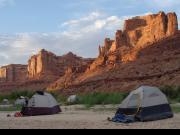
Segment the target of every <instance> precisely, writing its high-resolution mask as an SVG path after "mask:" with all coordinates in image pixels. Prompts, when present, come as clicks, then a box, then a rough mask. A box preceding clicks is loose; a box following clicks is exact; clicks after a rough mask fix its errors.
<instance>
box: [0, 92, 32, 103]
mask: <svg viewBox="0 0 180 135" xmlns="http://www.w3.org/2000/svg"><path fill="white" fill-rule="evenodd" d="M33 95H34V92H32V91H14V92H12V93H10V94H5V95H0V102H2V100H3V99H8V100H9V101H15V100H16V99H17V98H19V97H20V96H24V97H29V98H31V97H32V96H33Z"/></svg>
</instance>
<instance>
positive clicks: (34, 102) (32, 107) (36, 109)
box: [21, 92, 61, 116]
mask: <svg viewBox="0 0 180 135" xmlns="http://www.w3.org/2000/svg"><path fill="white" fill-rule="evenodd" d="M59 112H61V109H60V107H59V105H58V103H57V101H56V100H55V98H54V97H53V96H52V95H51V94H49V93H46V92H37V93H36V94H35V95H34V96H33V97H32V98H31V99H30V100H29V101H28V105H27V106H26V107H23V108H22V111H21V113H22V114H23V115H24V116H37V115H52V114H57V113H59Z"/></svg>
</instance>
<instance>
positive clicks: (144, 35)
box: [48, 12, 180, 94]
mask: <svg viewBox="0 0 180 135" xmlns="http://www.w3.org/2000/svg"><path fill="white" fill-rule="evenodd" d="M67 80H68V81H67ZM61 84H69V85H65V86H62V85H61ZM179 84H180V32H179V30H178V20H177V15H176V14H175V13H167V14H165V13H164V12H159V13H158V14H152V15H146V16H137V17H134V18H132V19H129V20H126V21H125V24H124V29H123V30H117V32H116V33H115V39H110V38H106V39H105V41H104V45H103V46H99V56H98V58H96V59H95V60H94V62H93V63H92V64H91V65H90V68H88V69H87V70H86V72H84V73H83V74H73V75H72V74H71V75H68V74H67V75H65V76H63V77H61V78H60V79H59V80H58V81H56V82H55V83H53V84H51V85H50V86H49V87H48V89H49V90H60V91H61V92H63V91H65V92H66V93H67V92H69V94H70V93H75V92H92V91H124V90H133V89H135V88H136V87H139V86H140V85H153V86H164V85H179ZM64 89H65V90H64Z"/></svg>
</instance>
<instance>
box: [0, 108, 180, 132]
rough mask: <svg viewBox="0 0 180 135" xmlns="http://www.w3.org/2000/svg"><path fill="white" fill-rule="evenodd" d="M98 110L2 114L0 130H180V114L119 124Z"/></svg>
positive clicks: (110, 115) (0, 116)
mask: <svg viewBox="0 0 180 135" xmlns="http://www.w3.org/2000/svg"><path fill="white" fill-rule="evenodd" d="M97 108H98V107H96V109H91V110H82V109H77V107H70V108H69V107H68V108H67V107H63V112H62V113H61V114H57V115H51V116H37V117H23V118H14V117H10V118H8V117H6V116H7V114H9V113H8V112H0V129H180V114H175V117H174V118H172V119H166V120H160V121H154V122H145V123H141V122H137V123H133V124H117V123H112V122H109V121H107V117H112V116H113V115H114V111H112V110H106V111H105V110H101V109H99V110H98V109H97ZM11 113H13V112H11Z"/></svg>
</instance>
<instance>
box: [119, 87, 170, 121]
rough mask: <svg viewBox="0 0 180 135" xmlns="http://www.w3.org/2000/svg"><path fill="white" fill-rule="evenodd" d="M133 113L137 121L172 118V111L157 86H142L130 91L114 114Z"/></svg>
mask: <svg viewBox="0 0 180 135" xmlns="http://www.w3.org/2000/svg"><path fill="white" fill-rule="evenodd" d="M120 113H121V114H125V115H134V116H135V118H136V119H137V120H139V121H142V122H144V121H154V120H160V119H166V118H172V117H173V112H172V109H171V107H170V105H169V103H168V100H167V98H166V96H165V95H164V94H163V93H162V92H161V91H160V90H159V89H158V88H157V87H149V86H142V87H140V88H138V89H137V90H135V91H133V92H131V93H130V95H129V96H128V97H127V98H126V99H125V100H124V101H123V102H122V104H121V105H120V107H119V109H118V111H117V113H116V114H120Z"/></svg>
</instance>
